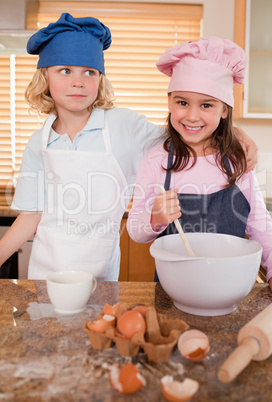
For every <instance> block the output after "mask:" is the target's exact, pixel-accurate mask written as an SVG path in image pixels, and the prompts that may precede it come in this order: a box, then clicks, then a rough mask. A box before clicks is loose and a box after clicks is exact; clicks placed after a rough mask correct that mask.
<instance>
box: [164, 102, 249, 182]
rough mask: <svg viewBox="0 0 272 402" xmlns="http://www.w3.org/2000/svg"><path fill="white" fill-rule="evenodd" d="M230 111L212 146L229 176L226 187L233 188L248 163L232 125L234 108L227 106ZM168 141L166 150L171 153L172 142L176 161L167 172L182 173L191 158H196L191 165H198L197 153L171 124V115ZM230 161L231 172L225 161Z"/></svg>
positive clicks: (165, 145) (222, 121) (168, 123)
mask: <svg viewBox="0 0 272 402" xmlns="http://www.w3.org/2000/svg"><path fill="white" fill-rule="evenodd" d="M225 106H226V108H227V109H228V115H227V117H226V118H225V119H222V118H221V120H220V123H219V125H218V127H217V129H216V130H215V131H214V132H213V133H212V135H211V146H212V148H214V149H217V150H218V152H217V154H216V164H217V165H218V167H219V168H220V169H221V170H222V172H223V173H225V174H226V175H227V176H228V184H227V185H226V187H231V186H233V185H234V184H235V183H236V181H237V180H238V179H239V178H240V177H241V176H242V175H243V174H244V173H245V171H246V167H247V163H246V155H245V153H244V150H243V148H242V146H241V144H240V142H239V140H238V139H237V137H236V134H235V128H234V127H233V124H232V108H231V107H230V106H228V105H225ZM165 135H166V139H165V141H164V143H163V147H164V149H165V150H166V151H167V152H168V153H171V151H170V150H169V147H170V143H171V141H172V142H173V144H174V149H175V151H174V155H175V158H174V161H173V165H172V166H171V168H170V169H165V170H166V171H174V172H177V171H181V170H183V169H185V168H186V166H187V165H188V163H189V158H190V157H191V156H193V157H194V161H193V163H192V165H191V167H193V166H194V165H195V164H196V161H197V156H196V153H195V151H194V150H193V149H192V148H191V147H190V146H189V145H187V144H186V143H185V142H184V141H183V140H182V138H181V136H180V134H179V133H178V132H177V131H176V130H175V129H174V128H173V126H172V124H171V114H170V113H169V115H168V118H167V128H166V134H165ZM226 158H227V159H228V160H229V161H230V165H231V166H232V169H233V171H230V170H229V169H228V168H227V166H226V165H225V163H224V161H225V159H226Z"/></svg>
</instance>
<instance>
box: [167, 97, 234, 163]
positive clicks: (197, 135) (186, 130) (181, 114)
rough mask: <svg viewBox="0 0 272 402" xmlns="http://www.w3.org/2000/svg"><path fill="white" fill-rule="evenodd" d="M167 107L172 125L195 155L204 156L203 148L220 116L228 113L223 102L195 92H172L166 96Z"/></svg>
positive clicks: (207, 143) (207, 144)
mask: <svg viewBox="0 0 272 402" xmlns="http://www.w3.org/2000/svg"><path fill="white" fill-rule="evenodd" d="M168 108H169V112H170V113H171V124H172V126H173V127H174V129H175V130H176V131H177V132H178V133H179V134H180V136H181V137H182V139H183V141H184V142H186V143H187V144H188V145H189V146H190V147H192V148H193V149H194V150H195V151H196V153H197V156H204V155H203V152H204V148H205V147H207V146H209V142H210V140H211V135H212V133H213V132H214V131H215V130H216V129H217V127H218V125H219V123H220V120H221V118H222V119H225V118H226V117H227V115H228V109H227V107H226V105H225V104H224V103H223V102H221V101H220V100H218V99H216V98H213V97H212V96H209V95H204V94H199V93H195V92H184V91H177V92H172V93H171V94H170V95H169V96H168ZM213 151H214V150H211V153H212V152H213Z"/></svg>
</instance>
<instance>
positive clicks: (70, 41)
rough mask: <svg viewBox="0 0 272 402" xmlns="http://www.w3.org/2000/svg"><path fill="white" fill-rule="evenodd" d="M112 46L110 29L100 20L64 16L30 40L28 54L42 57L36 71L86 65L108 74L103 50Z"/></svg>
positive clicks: (65, 14) (66, 14)
mask: <svg viewBox="0 0 272 402" xmlns="http://www.w3.org/2000/svg"><path fill="white" fill-rule="evenodd" d="M110 44H111V33H110V30H109V28H108V27H106V26H105V25H104V24H102V23H101V22H100V21H99V20H98V19H96V18H92V17H84V18H74V17H72V15H70V14H68V13H63V14H62V15H61V17H60V18H59V20H58V21H56V22H54V23H51V24H49V25H48V26H47V27H45V28H42V29H40V30H39V31H38V32H36V33H35V34H34V35H32V36H31V37H30V39H29V41H28V43H27V51H28V53H30V54H38V55H39V61H38V65H37V68H42V67H49V66H58V65H66V66H86V67H91V68H95V69H97V70H98V71H100V72H101V73H102V74H105V69H104V54H103V50H106V49H108V48H109V47H110Z"/></svg>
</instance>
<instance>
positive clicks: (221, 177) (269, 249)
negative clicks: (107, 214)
mask: <svg viewBox="0 0 272 402" xmlns="http://www.w3.org/2000/svg"><path fill="white" fill-rule="evenodd" d="M167 158H168V153H167V152H166V151H165V150H164V149H163V145H162V144H160V145H157V146H156V147H154V148H152V149H151V150H150V151H149V152H147V153H146V154H145V156H144V157H143V158H142V160H141V161H140V164H139V167H138V172H137V177H136V183H135V188H134V195H133V205H132V209H131V211H130V213H129V217H128V221H127V229H128V233H129V235H130V237H131V238H132V239H133V240H134V241H136V242H138V243H148V242H151V241H153V240H155V238H156V237H157V236H158V235H159V234H160V233H161V232H163V230H164V229H165V226H162V227H161V228H160V229H159V230H158V231H156V232H155V231H154V230H153V229H152V227H151V224H150V219H151V211H152V207H153V204H154V200H155V198H156V197H157V196H158V195H159V194H160V189H159V184H162V185H164V181H165V176H166V172H165V170H164V169H163V167H164V168H166V166H167ZM192 160H193V158H192ZM192 160H191V161H190V163H189V166H188V167H190V165H191V162H192ZM226 183H227V177H226V176H225V174H224V173H223V172H222V171H221V170H220V169H219V168H218V166H217V165H216V162H215V155H214V154H212V155H208V156H205V157H198V158H197V162H196V164H195V165H194V166H193V167H192V168H190V169H188V168H186V169H185V170H182V171H181V172H174V173H172V175H171V183H170V189H175V188H176V189H178V192H179V193H184V194H185V193H189V194H211V193H215V192H217V191H220V190H222V189H223V188H224V186H225V185H226ZM236 185H237V186H238V187H239V189H240V190H241V191H242V193H243V194H244V196H245V197H246V199H247V200H248V202H249V204H250V208H251V210H250V213H249V216H248V220H247V225H246V233H247V235H248V236H249V238H250V239H253V240H256V241H257V242H259V243H260V244H261V245H262V247H263V254H262V265H263V266H264V267H265V268H266V270H267V280H269V279H270V278H271V277H272V220H271V217H270V214H269V212H268V211H267V209H266V206H265V202H264V199H263V196H262V194H261V191H260V187H259V185H258V182H257V178H256V175H255V173H254V172H253V171H250V172H249V173H246V174H244V175H243V176H242V178H241V179H240V180H239V181H238V182H237V183H236Z"/></svg>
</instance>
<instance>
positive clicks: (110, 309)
mask: <svg viewBox="0 0 272 402" xmlns="http://www.w3.org/2000/svg"><path fill="white" fill-rule="evenodd" d="M119 305H120V302H118V303H116V304H114V305H113V306H112V305H110V304H105V305H104V310H103V313H104V314H105V315H112V316H114V317H116V314H117V309H118V307H119Z"/></svg>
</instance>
